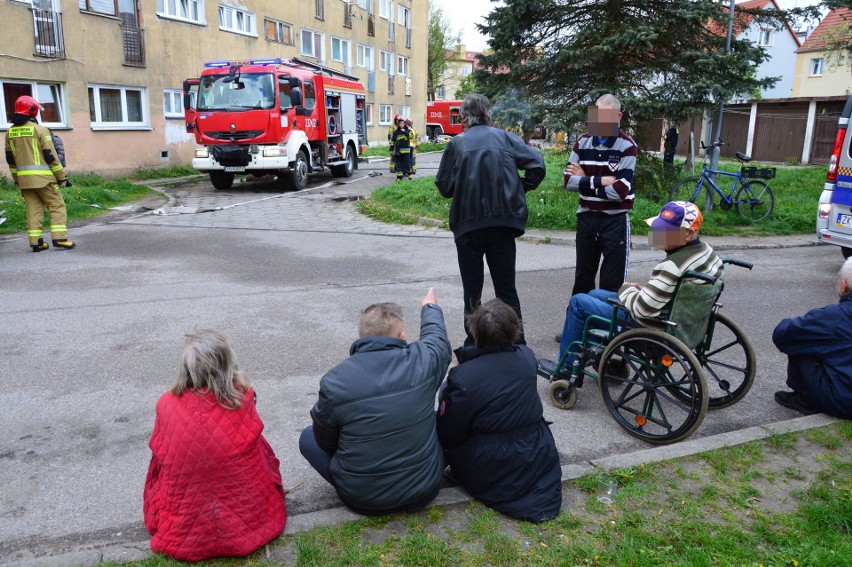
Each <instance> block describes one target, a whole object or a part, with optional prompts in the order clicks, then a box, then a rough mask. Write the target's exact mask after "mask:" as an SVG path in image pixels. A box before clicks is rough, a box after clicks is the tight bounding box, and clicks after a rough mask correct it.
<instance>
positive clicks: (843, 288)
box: [772, 258, 852, 419]
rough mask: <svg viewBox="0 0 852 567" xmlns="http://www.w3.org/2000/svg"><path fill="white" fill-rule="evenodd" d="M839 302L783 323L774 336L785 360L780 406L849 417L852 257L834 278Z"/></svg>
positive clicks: (851, 400) (851, 396)
mask: <svg viewBox="0 0 852 567" xmlns="http://www.w3.org/2000/svg"><path fill="white" fill-rule="evenodd" d="M837 293H838V294H839V295H840V302H839V303H837V304H835V305H827V306H826V307H820V308H817V309H811V310H810V311H808V312H807V313H805V314H804V315H803V316H801V317H795V318H793V319H784V320H783V321H781V322H780V323H779V324H778V326H777V327H775V332H773V333H772V341H773V342H774V343H775V346H776V347H778V350H780V351H781V352H783V353H784V354H786V355H787V356H788V362H787V386H789V387H790V388H791V389H792V390H793V391H792V392H787V391H783V390H782V391H779V392H775V400H776V401H777V402H778V403H779V404H781V405H782V406H785V407H788V408H791V409H794V410H796V411H799V412H801V413H804V414H806V415H808V414H813V413H817V412H825V413H827V414H831V415H833V416H836V417H841V418H844V419H852V258H850V259H848V260H846V262H844V264H843V266H841V268H840V271H839V272H838V274H837Z"/></svg>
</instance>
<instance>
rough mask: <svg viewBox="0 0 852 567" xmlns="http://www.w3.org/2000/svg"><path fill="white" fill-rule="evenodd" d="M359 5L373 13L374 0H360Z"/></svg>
mask: <svg viewBox="0 0 852 567" xmlns="http://www.w3.org/2000/svg"><path fill="white" fill-rule="evenodd" d="M357 4H358V7H359V8H361V9H363V10H367V12H369V13H371V14H372V13H373V0H358V2H357Z"/></svg>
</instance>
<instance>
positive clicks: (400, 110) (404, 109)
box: [396, 105, 411, 118]
mask: <svg viewBox="0 0 852 567" xmlns="http://www.w3.org/2000/svg"><path fill="white" fill-rule="evenodd" d="M396 113H397V114H399V115H400V116H404V117H405V118H411V107H410V106H407V105H406V106H397V107H396Z"/></svg>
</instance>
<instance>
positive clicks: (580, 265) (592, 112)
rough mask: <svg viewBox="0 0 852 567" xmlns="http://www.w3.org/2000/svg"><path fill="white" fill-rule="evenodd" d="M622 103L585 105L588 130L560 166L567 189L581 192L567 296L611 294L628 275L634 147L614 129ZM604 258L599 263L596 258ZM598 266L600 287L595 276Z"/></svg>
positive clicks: (606, 100) (607, 98)
mask: <svg viewBox="0 0 852 567" xmlns="http://www.w3.org/2000/svg"><path fill="white" fill-rule="evenodd" d="M620 122H621V103H620V102H619V100H618V98H616V97H615V96H614V95H611V94H605V95H603V96H601V97H600V98H599V99H598V100H597V101H596V102H595V106H593V107H589V112H588V123H589V132H587V133H586V134H583V135H582V136H580V138H579V139H578V140H577V141H576V142H575V143H574V149H573V150H572V152H571V157H570V158H569V160H568V166H567V167H566V168H565V174H564V183H565V188H566V189H567V190H568V191H577V192H578V193H579V194H580V206H579V208H578V209H577V268H576V273H575V276H574V288H573V290H572V291H571V295H576V294H578V293H588V292H589V291H591V290H592V289H595V287H598V288H600V289H606V290H609V291H616V290H617V289H618V288H619V287H620V286H621V284H622V283H623V282H624V280H625V279H626V277H627V266H628V263H629V253H630V218H629V216H628V214H627V213H628V212H629V211H630V210H631V209H632V208H633V171H634V169H635V168H636V153H637V148H636V143H635V142H634V141H633V140H632V139H631V138H630V136H628V135H627V134H625V133H624V132H622V131H621V130H620V129H619V124H620ZM602 257H603V263H601V258H602ZM598 266H600V285H598V286H595V276H596V275H597V272H598Z"/></svg>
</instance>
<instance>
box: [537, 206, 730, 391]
mask: <svg viewBox="0 0 852 567" xmlns="http://www.w3.org/2000/svg"><path fill="white" fill-rule="evenodd" d="M703 220H704V218H703V217H702V216H701V211H700V210H698V207H696V206H695V204H693V203H689V202H686V201H673V202H671V203H666V204H665V205H663V208H662V209H661V210H660V214H659V215H657V216H656V217H653V218H650V219H647V220H646V221H645V222H646V223H648V224H649V225H650V226H651V232H650V233H649V235H648V236H649V240H650V243H651V244H652V245H653V246H656V247H657V248H660V249H661V250H665V252H666V259H665V260H663V261H662V262H660V263H659V264H657V266H656V267H655V268H654V270H653V272H651V279H650V280H649V281H648V283H647V284H645V285H644V286H643V285H640V284H638V283H625V284H623V285H622V286H621V288H620V289H619V290H618V292H614V291H609V290H604V289H594V290H591V291H590V292H589V293H580V294H577V295H574V296H572V297H571V300H570V302H569V303H568V313H567V315H566V317H565V326H564V329H563V332H562V341H561V342H560V344H559V356H560V358H561V357H562V354H563V353H564V352H565V351H566V350H568V349H569V348H570V350H571V354H570V356H569V357H568V358H567V359H566V364H565V367H564V370H563V371H562V372H564V377H565V378H566V379H567V378H568V377H569V376H570V375H571V365H572V364H573V362H574V360H575V359H576V356H575V355H576V352H577V349H578V348H579V343H580V341H581V340H582V338H583V327H584V325H585V323H586V319H587V318H588V317H589V316H590V315H598V316H600V317H605V318H609V317H611V316H612V309H613V307H612V304H611V303H609V298H611V297H615V296H616V295H617V296H618V298H619V299H620V300H621V303H622V304H624V307H625V309H627V311H628V313H629V316H628V317H626V319H627V320H628V321H629V320H633V321H636V322H638V323H640V324H643V325H646V326H658V325H655V324H654V322H653V321H652V320H653V319H654V318H655V317H657V316H658V315H660V314H662V313H663V312H664V311H665V310H666V307H667V306H668V304H669V302H670V301H671V299H672V295H673V293H674V290H675V286H676V285H677V281H678V278H680V277H681V276H682V275H683V273H684V272H687V271H690V270H691V271H695V272H703V273H706V274H709V275H711V276H721V275H722V270H723V268H724V267H723V264H722V260H720V259H719V257H718V256H717V255H716V253H715V252H714V251H713V249H712V248H711V247H710V246H709V245H708V244H706V243H704V242H701V240H700V239H699V238H698V230H699V228H700V227H701V223H702V222H703ZM572 343H574V344H572ZM554 367H555V363H554V362H552V361H548V360H544V359H541V360H539V368H540V370H541V371H543V373H544V374H548V375H549V374H551V373H552V371H553V368H554Z"/></svg>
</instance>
